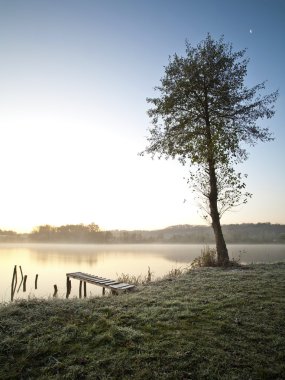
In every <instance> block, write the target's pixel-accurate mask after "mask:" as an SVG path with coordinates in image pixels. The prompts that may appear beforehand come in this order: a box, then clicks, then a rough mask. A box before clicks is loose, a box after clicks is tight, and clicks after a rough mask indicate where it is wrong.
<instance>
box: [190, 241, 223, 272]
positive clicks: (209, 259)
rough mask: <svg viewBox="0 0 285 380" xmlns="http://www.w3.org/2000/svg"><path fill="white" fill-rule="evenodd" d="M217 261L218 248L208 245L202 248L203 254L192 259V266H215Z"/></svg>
mask: <svg viewBox="0 0 285 380" xmlns="http://www.w3.org/2000/svg"><path fill="white" fill-rule="evenodd" d="M217 263H218V262H217V251H216V249H215V248H210V247H209V246H206V247H204V248H203V249H202V251H201V256H198V257H196V258H195V259H194V260H193V261H192V263H191V268H201V267H215V266H217Z"/></svg>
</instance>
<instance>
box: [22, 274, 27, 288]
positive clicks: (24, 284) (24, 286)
mask: <svg viewBox="0 0 285 380" xmlns="http://www.w3.org/2000/svg"><path fill="white" fill-rule="evenodd" d="M26 282H27V275H26V274H25V276H24V282H23V292H25V291H26Z"/></svg>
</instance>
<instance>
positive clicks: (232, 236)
mask: <svg viewBox="0 0 285 380" xmlns="http://www.w3.org/2000/svg"><path fill="white" fill-rule="evenodd" d="M223 232H224V236H225V239H226V242H227V243H285V225H284V224H271V223H257V224H253V223H244V224H227V225H224V226H223ZM0 242H38V243H197V244H211V243H214V242H215V240H214V235H213V231H212V228H211V227H209V226H192V225H178V226H171V227H167V228H164V229H161V230H154V231H122V230H114V231H101V230H100V228H99V226H98V225H97V224H94V223H91V224H87V225H85V224H68V225H64V226H60V227H55V226H50V225H43V226H38V227H36V228H34V229H33V231H32V232H31V233H27V234H18V233H16V232H14V231H4V230H0Z"/></svg>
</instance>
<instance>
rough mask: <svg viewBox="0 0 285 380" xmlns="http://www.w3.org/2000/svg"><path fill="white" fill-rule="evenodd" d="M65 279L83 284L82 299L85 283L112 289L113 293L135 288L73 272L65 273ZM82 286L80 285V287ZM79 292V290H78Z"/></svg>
mask: <svg viewBox="0 0 285 380" xmlns="http://www.w3.org/2000/svg"><path fill="white" fill-rule="evenodd" d="M66 276H67V279H69V277H70V278H74V279H76V280H79V281H80V282H83V283H84V284H83V285H84V293H85V294H84V297H86V283H87V282H88V283H90V284H93V285H98V286H101V287H103V288H108V289H112V290H113V291H115V292H116V291H124V290H130V289H133V288H135V285H131V284H127V283H124V282H122V283H120V282H119V281H115V280H111V279H108V278H104V277H99V276H94V275H91V274H88V273H82V272H73V273H67V274H66ZM81 286H82V285H81ZM80 290H81V289H80Z"/></svg>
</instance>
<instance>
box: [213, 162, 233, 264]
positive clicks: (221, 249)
mask: <svg viewBox="0 0 285 380" xmlns="http://www.w3.org/2000/svg"><path fill="white" fill-rule="evenodd" d="M209 177H210V189H211V190H210V194H209V206H210V214H211V218H212V227H213V230H214V235H215V240H216V248H217V256H218V265H220V266H223V265H227V264H228V262H229V253H228V249H227V246H226V242H225V239H224V235H223V231H222V227H221V223H220V214H219V211H218V190H217V177H216V171H215V166H214V164H213V162H209Z"/></svg>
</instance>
